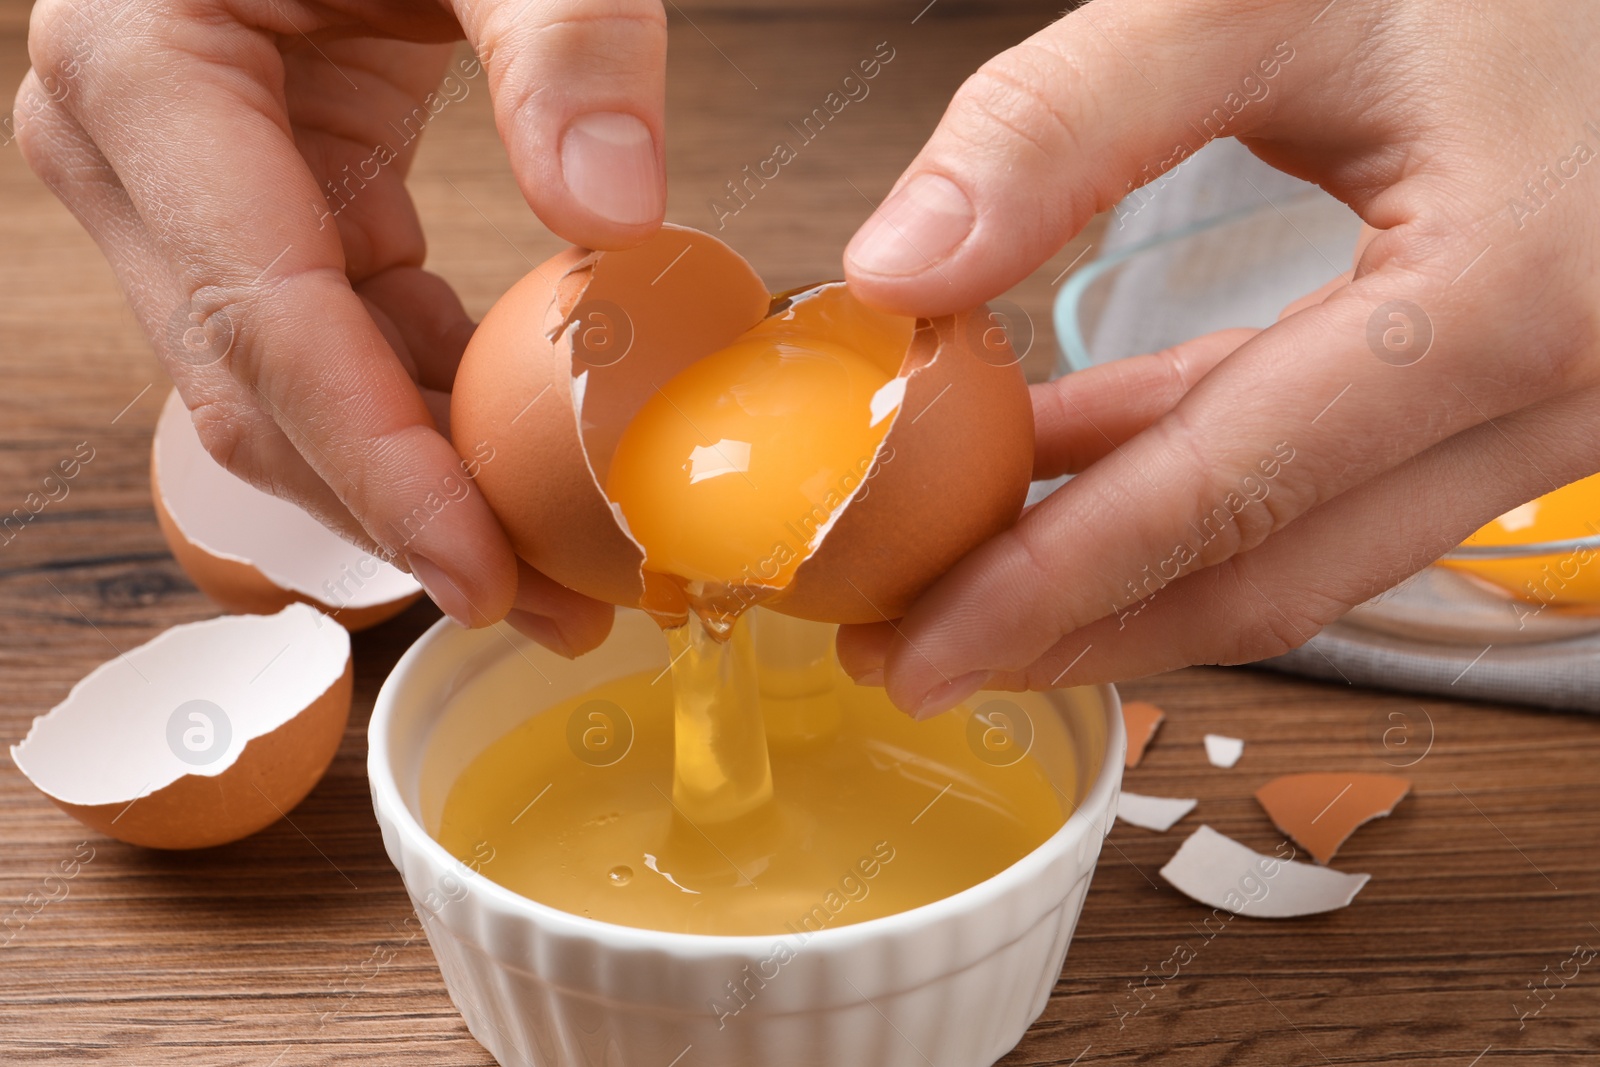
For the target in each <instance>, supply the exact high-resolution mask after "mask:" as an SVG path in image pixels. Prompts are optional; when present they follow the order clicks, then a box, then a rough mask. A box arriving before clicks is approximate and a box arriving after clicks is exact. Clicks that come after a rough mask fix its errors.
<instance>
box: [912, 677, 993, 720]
mask: <svg viewBox="0 0 1600 1067" xmlns="http://www.w3.org/2000/svg"><path fill="white" fill-rule="evenodd" d="M988 680H989V672H988V671H973V672H972V673H971V674H963V675H962V676H961V677H959V678H952V679H951V680H950V681H948V682H940V683H939V684H938V685H936V686H934V687H933V688H932V689H930V690H928V695H927V696H925V697H923V698H922V703H920V704H918V705H917V710H916V711H913V712H912V713H911V717H912V718H913V719H916V720H917V721H918V722H921V721H922V720H923V719H931V718H933V717H934V716H935V715H939V714H941V713H943V712H946V711H949V710H950V709H951V708H953V707H955V706H956V705H957V704H959V703H961V702H962V701H963V700H965V699H967V698H968V697H969V696H971V695H972V694H973V693H976V692H977V691H978V690H980V689H982V688H983V683H984V682H987V681H988Z"/></svg>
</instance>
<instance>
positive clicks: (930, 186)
mask: <svg viewBox="0 0 1600 1067" xmlns="http://www.w3.org/2000/svg"><path fill="white" fill-rule="evenodd" d="M975 217H976V216H975V215H974V213H973V210H972V202H971V201H970V200H968V199H967V194H966V193H963V192H962V191H961V188H960V186H958V185H956V183H955V182H953V181H951V180H950V179H949V178H945V177H942V176H941V175H938V174H919V175H917V176H916V177H915V178H912V179H911V180H910V181H909V182H907V183H906V184H905V186H904V187H902V188H901V189H900V190H899V191H898V192H896V193H895V194H894V195H893V196H891V197H889V199H888V200H886V201H884V204H883V206H882V207H880V208H879V209H878V210H877V211H875V212H873V213H872V217H871V218H869V219H867V221H866V224H865V225H863V226H862V227H861V230H860V232H859V233H857V234H856V235H855V237H854V238H852V239H851V241H850V247H849V249H848V251H847V252H846V254H847V255H848V256H849V257H850V261H851V262H852V263H854V264H855V266H856V269H857V270H860V271H862V272H863V273H866V274H893V275H901V274H921V273H922V272H923V271H925V270H927V269H928V268H929V267H931V266H933V265H934V264H936V263H938V262H939V261H940V260H942V259H944V258H945V257H946V256H948V255H949V254H950V253H951V252H953V251H955V248H956V246H957V245H959V244H960V243H961V242H962V241H964V240H966V238H967V234H969V233H971V232H972V223H973V220H974V219H975Z"/></svg>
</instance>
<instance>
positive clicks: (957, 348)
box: [451, 226, 1033, 622]
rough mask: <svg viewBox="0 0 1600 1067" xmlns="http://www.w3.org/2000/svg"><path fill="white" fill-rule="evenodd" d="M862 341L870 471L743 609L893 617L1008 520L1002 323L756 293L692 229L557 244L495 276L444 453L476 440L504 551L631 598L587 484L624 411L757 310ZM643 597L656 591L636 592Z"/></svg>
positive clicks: (1022, 474) (1009, 359)
mask: <svg viewBox="0 0 1600 1067" xmlns="http://www.w3.org/2000/svg"><path fill="white" fill-rule="evenodd" d="M797 315H803V316H812V317H814V318H815V319H817V320H826V321H828V322H831V323H832V324H833V325H834V326H836V327H837V328H839V329H840V330H841V331H842V332H840V333H837V334H824V336H829V337H831V338H832V339H833V340H836V341H840V342H842V343H852V342H855V343H857V344H859V345H864V346H865V347H866V348H868V349H871V350H872V351H873V352H875V353H878V352H881V351H883V350H887V347H888V346H892V348H893V351H892V353H891V354H890V356H889V357H888V358H889V362H888V363H887V364H886V365H885V373H888V374H892V375H895V376H897V377H898V378H899V379H901V380H903V382H904V386H903V393H902V394H901V397H900V404H899V407H898V410H897V411H896V412H895V414H894V415H893V416H892V417H893V423H892V424H891V426H890V428H889V430H888V433H887V434H886V435H885V438H884V440H883V442H882V444H881V445H880V446H879V449H878V452H877V454H876V455H875V456H874V457H872V462H871V463H870V464H869V465H868V466H869V467H870V473H868V475H867V476H866V477H865V478H864V479H863V480H862V481H861V482H860V483H859V484H858V485H856V486H853V487H850V488H849V490H848V491H849V496H848V500H847V502H846V503H845V504H843V505H842V506H841V507H840V508H839V509H837V510H836V511H835V512H834V513H833V516H832V519H831V521H830V522H829V524H828V525H827V527H826V528H825V530H824V531H823V533H822V535H821V537H820V540H819V541H817V542H815V543H813V544H811V545H807V546H805V550H806V551H807V552H809V553H810V554H809V557H808V558H807V559H806V560H805V562H803V563H801V564H800V565H799V566H798V567H797V568H796V569H795V572H794V575H793V578H792V580H791V581H790V583H789V584H788V585H787V586H786V587H784V588H782V589H781V590H774V589H770V588H766V587H761V586H759V584H758V583H754V582H752V583H750V585H749V586H747V587H745V588H743V589H741V590H740V593H741V596H740V599H741V601H742V602H743V603H744V604H746V605H747V604H749V603H754V602H757V601H760V602H762V603H764V604H766V606H768V607H771V608H773V609H774V610H777V611H780V612H783V613H785V614H789V615H793V616H798V617H801V618H807V619H813V620H816V621H819V622H873V621H878V620H881V619H885V618H896V617H899V616H900V615H902V614H904V613H905V610H906V609H907V608H908V607H909V606H910V604H911V602H912V600H913V599H915V597H916V595H917V594H918V593H920V592H921V591H922V590H923V589H924V588H925V587H926V586H927V585H928V584H930V583H931V582H932V581H934V580H935V579H937V578H938V577H939V576H940V575H941V574H943V573H944V571H945V570H947V569H948V568H949V567H950V566H951V565H952V564H954V563H955V562H956V560H958V559H959V558H961V556H963V555H964V554H965V553H967V552H968V551H970V550H971V549H972V548H974V547H976V546H977V545H978V544H979V543H981V542H982V541H984V540H985V539H987V538H988V537H991V536H993V535H994V534H996V533H999V532H1000V531H1002V530H1004V529H1005V528H1006V527H1008V526H1009V525H1010V524H1011V523H1013V522H1015V521H1016V518H1017V515H1018V514H1019V513H1020V512H1021V508H1022V503H1023V500H1024V499H1025V497H1026V495H1027V488H1028V480H1029V477H1030V476H1031V470H1032V455H1033V409H1032V405H1031V403H1030V401H1029V399H1028V392H1027V384H1026V381H1025V379H1024V378H1023V375H1022V372H1021V369H1020V367H1019V366H1018V365H1017V361H1016V360H1015V358H1014V356H1013V355H1012V353H1011V351H1010V348H1009V345H1008V343H1007V342H1006V340H1005V337H1004V335H1003V334H999V335H998V337H997V336H996V335H995V334H994V332H993V331H985V330H983V329H980V327H981V326H983V325H984V324H985V323H986V322H987V319H986V318H985V316H986V315H987V312H986V311H983V310H981V309H980V311H978V312H974V313H971V314H963V315H955V316H948V317H946V318H942V319H939V320H934V321H927V320H915V321H913V320H909V319H903V318H902V319H897V318H896V317H894V316H888V315H883V314H881V313H879V312H876V311H873V310H871V309H870V308H867V307H865V306H864V305H862V304H860V303H859V302H858V301H856V300H855V299H854V297H853V296H851V295H850V293H849V291H848V289H847V288H846V287H845V286H844V284H843V283H828V284H824V285H821V286H816V287H813V288H811V289H808V290H803V291H800V292H797V293H793V294H789V295H788V296H786V297H783V298H780V299H778V300H776V301H774V300H773V299H772V298H771V297H770V296H769V295H768V293H767V290H766V288H765V287H764V286H763V285H762V283H761V281H760V279H759V278H758V277H757V276H756V274H755V272H754V271H753V270H752V269H751V268H750V265H749V264H748V263H746V262H745V261H744V260H743V259H742V258H740V257H739V256H738V255H737V254H735V253H734V252H733V251H732V250H731V249H729V248H728V247H727V246H726V245H724V244H722V242H721V241H719V240H717V239H716V238H715V237H712V236H711V235H710V234H706V233H701V232H699V231H697V230H691V229H686V228H683V227H676V226H667V227H663V229H662V230H661V231H660V232H659V233H658V234H657V235H656V236H655V237H653V238H651V239H650V240H649V241H646V242H645V243H644V244H642V245H639V246H637V247H635V248H632V249H628V250H625V251H619V252H590V251H587V250H583V249H569V250H568V251H567V252H564V253H562V254H561V255H558V256H556V257H555V258H553V259H551V260H550V261H549V262H547V263H545V264H544V265H542V266H541V267H539V268H538V269H536V270H535V271H534V272H533V273H532V274H530V275H528V276H527V277H526V278H524V279H523V280H522V281H520V282H518V283H517V284H516V285H515V286H513V287H512V288H511V289H510V290H509V291H508V292H507V293H506V295H505V296H504V297H502V298H501V299H500V301H499V302H498V303H496V304H495V306H494V307H493V308H492V309H491V310H490V312H489V314H488V316H486V317H485V318H484V320H483V322H482V323H481V324H480V325H479V327H478V330H477V332H476V333H475V334H474V336H473V339H472V342H471V343H470V344H469V345H468V347H467V351H466V354H465V356H464V357H463V359H462V363H461V368H460V370H459V371H458V373H457V376H456V382H455V387H454V391H453V395H452V402H451V425H452V432H453V434H454V436H455V442H456V446H457V449H458V450H460V451H462V452H463V454H467V453H471V452H474V451H475V450H478V449H481V447H482V446H483V445H485V444H487V445H488V446H490V447H492V448H494V450H495V454H496V455H497V456H501V457H505V459H504V462H496V463H495V464H493V465H486V466H485V467H484V469H483V472H482V474H480V476H479V478H478V482H477V484H478V487H479V488H480V489H481V490H482V491H483V493H484V497H485V499H486V500H488V502H489V504H490V506H491V507H492V508H493V509H494V510H495V512H496V514H497V515H498V516H499V518H500V520H501V522H502V524H503V525H504V526H505V527H506V530H507V533H508V534H509V536H510V538H511V541H512V544H513V546H514V547H515V548H516V550H517V552H518V553H519V554H520V555H521V556H522V557H523V558H524V559H526V560H527V561H528V562H529V563H531V564H532V565H533V566H535V567H536V568H538V569H539V570H541V571H543V572H544V573H545V574H547V575H549V576H550V577H552V578H554V579H555V580H556V581H559V582H561V583H562V584H563V585H566V586H568V587H569V588H572V589H576V590H577V591H579V592H582V593H586V594H588V595H589V596H593V597H596V598H597V599H601V600H607V601H610V602H612V603H615V604H624V605H628V606H641V602H642V600H643V598H644V597H645V581H644V578H643V576H642V575H641V572H640V566H641V564H642V562H643V559H644V553H643V551H642V549H641V548H640V546H639V545H638V544H637V543H636V542H635V541H634V540H633V538H632V537H631V536H630V535H629V533H628V530H627V524H626V520H625V519H624V518H623V516H622V515H621V512H620V509H618V508H617V507H615V506H614V505H613V504H612V503H611V501H610V500H609V499H608V498H607V497H606V495H605V492H604V490H603V488H602V486H603V484H604V482H605V478H606V474H607V471H608V466H609V463H610V458H611V454H612V451H613V450H614V448H615V446H616V442H617V440H618V438H619V437H620V436H621V434H622V431H623V429H624V428H625V427H626V426H627V424H628V421H629V420H630V419H631V418H632V417H633V416H634V414H635V413H637V411H638V410H639V408H640V406H642V405H643V403H644V401H645V400H646V399H647V398H649V397H650V396H651V395H652V393H653V392H654V391H655V389H656V388H657V387H658V386H660V385H661V384H664V383H665V382H666V381H667V380H668V379H670V378H671V377H672V376H673V375H674V374H676V373H677V372H678V371H679V370H681V369H683V368H684V367H686V366H687V365H688V364H690V363H691V362H693V361H695V360H697V359H699V358H701V357H703V356H706V355H709V354H710V353H712V352H714V351H716V350H718V349H720V348H723V347H725V346H727V345H728V344H729V343H731V342H732V341H734V340H735V339H737V338H738V337H739V336H740V335H741V334H743V333H745V332H746V331H748V330H750V329H752V328H754V327H756V326H757V325H758V324H760V323H763V322H769V321H773V319H774V317H783V316H788V317H791V318H792V317H794V316H797ZM650 606H655V607H656V608H657V609H658V612H659V608H660V604H659V602H656V601H652V605H650Z"/></svg>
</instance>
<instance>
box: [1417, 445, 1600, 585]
mask: <svg viewBox="0 0 1600 1067" xmlns="http://www.w3.org/2000/svg"><path fill="white" fill-rule="evenodd" d="M1597 535H1600V474H1596V475H1592V476H1590V477H1588V478H1583V479H1581V480H1579V481H1576V482H1573V483H1572V484H1571V485H1566V486H1563V487H1561V488H1560V489H1557V490H1556V491H1554V492H1552V493H1546V494H1545V495H1544V496H1542V497H1540V498H1539V499H1537V500H1532V501H1529V502H1528V503H1526V504H1523V505H1522V506H1521V507H1517V508H1512V509H1511V510H1510V511H1508V512H1506V513H1505V514H1504V515H1501V516H1500V517H1499V518H1497V519H1495V520H1494V521H1493V522H1490V523H1488V524H1487V525H1486V526H1484V527H1483V528H1481V529H1480V530H1478V532H1477V533H1475V534H1473V535H1472V536H1471V537H1469V538H1467V539H1466V541H1465V542H1463V543H1464V544H1467V545H1530V544H1540V543H1544V542H1549V541H1571V540H1575V539H1577V538H1583V537H1594V536H1597ZM1440 565H1441V566H1444V567H1449V568H1451V569H1452V570H1458V571H1464V572H1466V573H1468V574H1471V575H1474V576H1476V577H1479V578H1482V579H1484V580H1485V581H1488V582H1492V583H1494V584H1495V585H1497V586H1500V587H1501V588H1502V589H1505V590H1506V591H1507V592H1510V593H1512V594H1514V595H1516V596H1518V597H1521V598H1522V599H1524V600H1531V601H1534V602H1537V603H1540V604H1553V605H1562V606H1571V607H1576V606H1587V607H1589V608H1596V607H1600V549H1593V548H1589V549H1584V548H1579V549H1573V550H1571V551H1566V552H1556V553H1551V554H1547V555H1539V556H1532V555H1530V556H1519V557H1516V558H1513V559H1498V560H1496V559H1454V560H1452V559H1446V560H1441V561H1440Z"/></svg>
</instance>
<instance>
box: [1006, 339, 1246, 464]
mask: <svg viewBox="0 0 1600 1067" xmlns="http://www.w3.org/2000/svg"><path fill="white" fill-rule="evenodd" d="M1260 332H1261V331H1260V330H1257V329H1250V328H1246V327H1235V328H1233V329H1227V330H1217V331H1216V332H1214V333H1208V334H1204V335H1202V336H1200V337H1196V338H1194V339H1193V340H1191V341H1185V342H1183V343H1182V344H1180V345H1175V346H1174V347H1172V348H1169V349H1166V350H1165V351H1163V352H1155V353H1152V354H1150V355H1144V356H1133V357H1132V358H1129V359H1119V360H1115V361H1113V362H1111V363H1102V364H1100V365H1099V366H1095V367H1088V368H1085V369H1084V370H1081V371H1075V372H1073V373H1072V374H1068V375H1065V376H1064V377H1061V378H1057V379H1056V380H1054V381H1051V382H1043V383H1040V384H1038V385H1035V386H1032V387H1031V388H1030V390H1029V392H1030V394H1031V395H1032V397H1033V425H1034V437H1035V439H1036V440H1035V445H1034V456H1033V476H1034V477H1035V478H1058V477H1060V476H1061V475H1063V474H1070V473H1076V472H1078V471H1081V470H1083V469H1084V468H1085V467H1087V466H1089V464H1091V463H1093V462H1095V461H1096V460H1098V459H1100V458H1102V457H1104V456H1106V455H1108V454H1109V453H1111V452H1113V451H1115V450H1116V449H1117V448H1119V447H1120V446H1121V445H1122V444H1123V443H1124V442H1126V441H1129V440H1131V439H1132V438H1133V437H1134V435H1135V434H1138V433H1140V432H1141V431H1143V430H1145V429H1146V428H1148V427H1149V426H1150V425H1151V424H1153V423H1154V422H1155V421H1156V420H1157V419H1159V418H1160V417H1161V416H1163V415H1165V414H1166V413H1167V412H1169V411H1171V410H1172V408H1173V406H1174V405H1175V404H1177V402H1178V401H1179V400H1181V399H1183V397H1184V395H1185V394H1187V393H1188V392H1189V390H1190V389H1191V388H1193V387H1194V384H1195V383H1196V382H1198V381H1199V380H1200V379H1201V378H1203V377H1205V375H1206V374H1207V373H1209V372H1210V370H1211V368H1212V367H1215V366H1216V365H1217V364H1218V363H1221V362H1222V360H1223V358H1224V357H1225V356H1227V355H1228V354H1229V353H1230V352H1233V351H1234V350H1235V349H1237V348H1238V347H1239V346H1240V345H1242V344H1244V343H1245V342H1246V341H1248V340H1250V339H1251V338H1252V337H1254V336H1255V335H1256V334H1258V333H1260Z"/></svg>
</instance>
